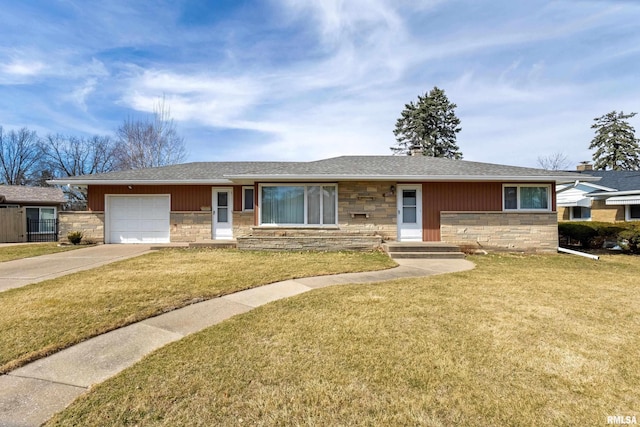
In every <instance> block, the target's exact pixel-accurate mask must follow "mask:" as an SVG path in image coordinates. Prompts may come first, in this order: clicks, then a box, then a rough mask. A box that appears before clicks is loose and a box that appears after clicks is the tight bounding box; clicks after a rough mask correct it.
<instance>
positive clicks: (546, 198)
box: [503, 184, 551, 211]
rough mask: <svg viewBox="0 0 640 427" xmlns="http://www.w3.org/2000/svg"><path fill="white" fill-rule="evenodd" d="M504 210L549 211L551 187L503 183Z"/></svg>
mask: <svg viewBox="0 0 640 427" xmlns="http://www.w3.org/2000/svg"><path fill="white" fill-rule="evenodd" d="M503 189H504V192H503V206H504V210H506V211H509V210H523V211H549V210H551V187H550V186H549V185H531V184H523V185H516V184H514V185H505V186H504V187H503Z"/></svg>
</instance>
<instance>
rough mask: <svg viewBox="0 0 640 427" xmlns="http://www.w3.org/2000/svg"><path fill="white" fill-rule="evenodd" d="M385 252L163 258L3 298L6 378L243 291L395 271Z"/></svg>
mask: <svg viewBox="0 0 640 427" xmlns="http://www.w3.org/2000/svg"><path fill="white" fill-rule="evenodd" d="M394 265H395V263H394V262H393V261H391V260H390V259H389V257H387V256H386V255H385V254H383V253H379V252H369V253H357V252H334V253H291V252H286V253H273V252H271V253H267V252H249V251H246V252H240V251H233V250H206V249H205V250H162V251H159V252H156V253H152V254H149V255H145V256H141V257H137V258H133V259H129V260H126V261H121V262H118V263H114V264H109V265H106V266H103V267H99V268H96V269H93V270H88V271H83V272H80V273H75V274H72V275H68V276H64V277H61V278H58V279H53V280H49V281H46V282H41V283H38V284H34V285H30V286H26V287H24V288H18V289H13V290H9V291H6V292H2V293H0V307H2V310H0V371H1V372H7V371H9V370H11V369H14V368H16V367H18V366H20V365H22V364H24V363H26V362H28V361H30V360H34V359H36V358H39V357H42V356H44V355H47V354H50V353H53V352H55V351H58V350H60V349H62V348H65V347H68V346H70V345H73V344H76V343H78V342H80V341H83V340H85V339H87V338H89V337H91V336H95V335H98V334H101V333H104V332H106V331H109V330H112V329H115V328H118V327H121V326H124V325H127V324H130V323H133V322H136V321H139V320H142V319H145V318H148V317H151V316H154V315H157V314H160V313H162V312H166V311H169V310H172V309H174V308H177V307H182V306H185V305H188V304H190V303H193V302H197V301H202V300H205V299H209V298H213V297H217V296H220V295H225V294H229V293H232V292H236V291H239V290H242V289H248V288H251V287H255V286H258V285H263V284H267V283H272V282H276V281H280V280H287V279H293V278H297V277H305V276H313V275H324V274H332V273H342V272H354V271H368V270H376V269H383V268H389V267H392V266H394Z"/></svg>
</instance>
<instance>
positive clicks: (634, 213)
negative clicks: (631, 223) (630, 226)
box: [629, 205, 640, 219]
mask: <svg viewBox="0 0 640 427" xmlns="http://www.w3.org/2000/svg"><path fill="white" fill-rule="evenodd" d="M629 218H631V219H640V205H630V206H629Z"/></svg>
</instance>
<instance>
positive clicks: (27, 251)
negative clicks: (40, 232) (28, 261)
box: [0, 242, 87, 262]
mask: <svg viewBox="0 0 640 427" xmlns="http://www.w3.org/2000/svg"><path fill="white" fill-rule="evenodd" d="M86 247H87V246H86V245H83V246H80V245H66V246H60V245H59V244H58V243H57V242H51V243H29V244H26V245H11V246H3V247H0V262H4V261H12V260H14V259H21V258H31V257H34V256H40V255H50V254H55V253H58V252H66V251H71V250H74V249H80V248H86Z"/></svg>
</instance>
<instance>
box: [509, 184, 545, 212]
mask: <svg viewBox="0 0 640 427" xmlns="http://www.w3.org/2000/svg"><path fill="white" fill-rule="evenodd" d="M506 187H516V205H517V207H516V208H515V209H507V208H506V200H505V197H504V196H505V194H504V190H505V188H506ZM523 187H545V188H546V189H547V207H546V208H544V209H530V208H527V209H523V208H521V207H520V189H521V188H523ZM551 191H552V190H551V184H515V183H513V184H502V211H503V212H552V210H553V209H552V208H553V203H552V194H551Z"/></svg>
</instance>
